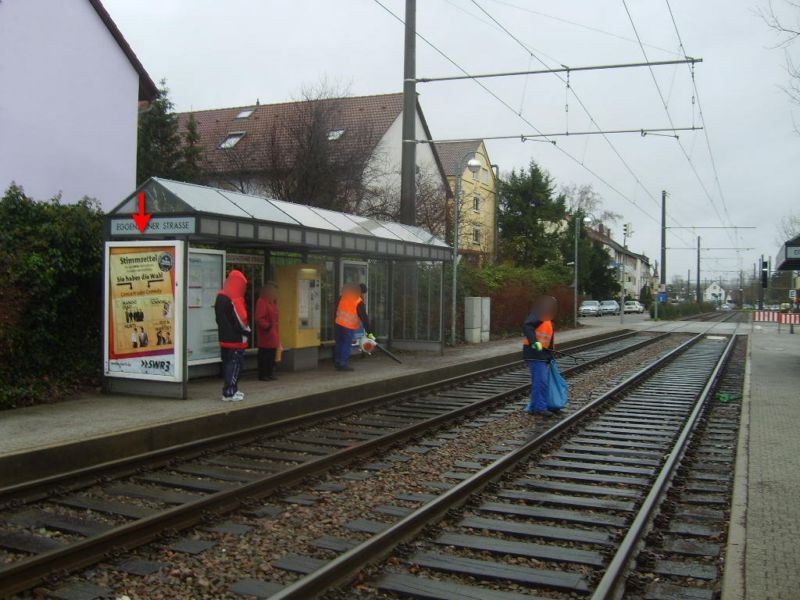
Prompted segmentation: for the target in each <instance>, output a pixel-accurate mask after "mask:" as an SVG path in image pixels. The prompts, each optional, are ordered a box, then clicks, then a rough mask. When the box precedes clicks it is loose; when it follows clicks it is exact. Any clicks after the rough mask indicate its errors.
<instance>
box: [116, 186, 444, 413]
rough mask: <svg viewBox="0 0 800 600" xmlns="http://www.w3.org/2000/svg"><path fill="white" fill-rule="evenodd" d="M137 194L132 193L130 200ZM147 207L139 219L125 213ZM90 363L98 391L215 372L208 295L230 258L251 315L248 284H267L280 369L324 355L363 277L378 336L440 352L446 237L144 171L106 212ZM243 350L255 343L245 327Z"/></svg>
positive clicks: (154, 389)
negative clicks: (100, 381)
mask: <svg viewBox="0 0 800 600" xmlns="http://www.w3.org/2000/svg"><path fill="white" fill-rule="evenodd" d="M142 203H143V204H142ZM140 212H141V213H146V214H151V215H152V216H151V217H150V219H149V222H148V224H147V228H146V229H145V230H144V231H143V232H140V230H139V229H138V227H137V223H136V222H135V220H134V218H133V217H132V215H134V214H139V213H140ZM105 239H106V242H105V262H104V273H105V275H104V277H105V283H104V290H105V292H104V294H105V298H104V307H105V314H104V327H103V331H104V339H103V372H104V384H105V388H106V390H107V391H110V392H119V393H129V394H140V395H150V396H161V397H172V398H186V397H187V385H188V382H189V380H190V379H192V378H197V377H203V376H210V375H215V374H216V373H217V372H218V369H219V364H218V363H219V362H220V352H219V347H218V339H217V327H216V322H215V318H214V308H213V305H214V301H215V298H216V295H217V292H218V291H219V290H220V288H221V287H222V284H223V281H224V279H225V277H226V275H227V273H228V272H229V271H230V270H231V269H234V268H235V269H239V270H241V271H242V272H243V273H244V274H245V276H246V277H247V279H248V288H247V293H246V302H247V308H248V313H249V315H248V317H249V319H250V326H251V328H253V329H254V327H253V325H254V323H253V314H254V312H255V302H256V298H257V295H258V290H259V288H260V286H261V285H262V284H263V283H264V282H266V281H270V280H271V281H275V282H277V284H278V286H279V290H278V305H279V309H280V329H281V341H282V345H283V347H284V360H283V363H282V365H283V366H282V368H285V369H290V370H300V369H310V368H315V367H316V366H317V364H318V361H319V360H320V359H322V358H326V357H327V356H329V355H330V354H331V350H332V346H333V337H334V334H333V325H334V323H333V321H334V314H335V310H336V303H337V301H338V296H339V293H340V290H341V288H342V286H343V285H344V284H346V283H364V284H366V285H367V287H368V293H367V298H366V301H367V309H368V313H369V316H370V321H371V329H372V333H374V334H375V335H376V336H377V337H378V340H379V341H380V342H382V343H384V344H386V345H387V346H389V347H393V348H399V349H411V350H427V351H443V348H444V346H443V343H444V341H443V340H444V338H443V320H442V317H443V301H444V269H445V263H446V262H448V261H451V260H452V250H451V248H450V247H449V246H448V245H447V244H446V243H445V242H443V241H442V240H440V239H438V238H436V237H435V236H433V235H431V234H430V233H429V232H427V231H425V230H423V229H421V228H419V227H414V226H409V225H402V224H400V223H393V222H385V221H378V220H374V219H370V218H365V217H360V216H356V215H351V214H345V213H340V212H334V211H330V210H325V209H320V208H315V207H311V206H306V205H303V204H296V203H293V202H286V201H282V200H276V199H272V198H264V197H260V196H252V195H246V194H241V193H238V192H233V191H229V190H224V189H217V188H213V187H206V186H201V185H194V184H188V183H181V182H177V181H171V180H166V179H160V178H151V179H149V180H147V181H146V182H144V183H143V184H142V185H141V186H140V187H139V188H137V189H136V190H135V191H134V192H132V193H131V194H130V195H129V196H128V197H127V198H126V199H125V200H124V201H123V202H122V203H120V204H119V205H118V206H117V207H116V208H114V209H113V210H112V211H110V212H109V213H108V214H107V215H106V218H105ZM250 346H251V350H249V351H248V352H247V354H248V362H249V361H250V360H252V356H250V355H251V354H252V353H254V352H255V348H254V346H255V340H253V339H252V338H251V340H250Z"/></svg>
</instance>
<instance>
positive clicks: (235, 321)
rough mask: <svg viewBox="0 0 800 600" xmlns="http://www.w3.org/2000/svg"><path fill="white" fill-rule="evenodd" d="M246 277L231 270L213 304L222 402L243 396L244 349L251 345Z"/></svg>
mask: <svg viewBox="0 0 800 600" xmlns="http://www.w3.org/2000/svg"><path fill="white" fill-rule="evenodd" d="M246 290H247V278H246V277H245V276H244V273H242V272H241V271H237V270H236V269H234V270H232V271H231V272H230V273H229V274H228V278H227V279H226V280H225V285H224V286H223V288H222V289H221V290H220V292H219V293H218V294H217V299H216V301H215V302H214V315H215V317H216V320H217V330H218V334H219V346H220V352H221V354H222V377H223V379H224V383H223V385H222V400H223V402H239V401H240V400H244V394H243V393H242V392H240V391H239V387H238V383H239V375H240V374H241V372H242V367H244V350H245V348H247V346H248V341H247V340H248V335H249V334H250V326H249V325H248V324H247V322H248V321H247V306H246V305H245V302H244V293H245V291H246Z"/></svg>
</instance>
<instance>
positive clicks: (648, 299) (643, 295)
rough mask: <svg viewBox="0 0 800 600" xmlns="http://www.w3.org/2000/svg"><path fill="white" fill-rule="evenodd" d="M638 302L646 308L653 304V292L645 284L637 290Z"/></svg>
mask: <svg viewBox="0 0 800 600" xmlns="http://www.w3.org/2000/svg"><path fill="white" fill-rule="evenodd" d="M639 302H641V303H642V304H644V305H645V306H647V307H649V306H650V305H651V304H652V303H653V291H652V290H651V289H650V286H649V285H646V284H645V285H643V286H642V289H641V290H639Z"/></svg>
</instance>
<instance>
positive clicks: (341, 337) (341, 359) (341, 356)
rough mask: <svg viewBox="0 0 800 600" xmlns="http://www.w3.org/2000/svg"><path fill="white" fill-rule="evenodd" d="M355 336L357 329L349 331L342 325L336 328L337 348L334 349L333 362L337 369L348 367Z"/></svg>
mask: <svg viewBox="0 0 800 600" xmlns="http://www.w3.org/2000/svg"><path fill="white" fill-rule="evenodd" d="M354 334H355V329H348V328H347V327H342V326H341V325H336V326H334V338H335V341H336V346H335V347H334V349H333V362H334V363H335V364H336V366H337V367H340V368H341V367H346V366H347V364H348V363H349V362H350V352H351V351H352V346H353V335H354Z"/></svg>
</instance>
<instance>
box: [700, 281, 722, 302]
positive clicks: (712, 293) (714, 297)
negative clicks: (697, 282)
mask: <svg viewBox="0 0 800 600" xmlns="http://www.w3.org/2000/svg"><path fill="white" fill-rule="evenodd" d="M703 301H704V302H712V303H714V304H725V302H727V301H728V293H727V292H726V291H725V290H724V289H723V287H722V286H721V285H720V284H718V283H717V282H716V281H715V282H713V283H712V284H711V285H709V286H708V287H707V288H706V289H705V291H704V292H703Z"/></svg>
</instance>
